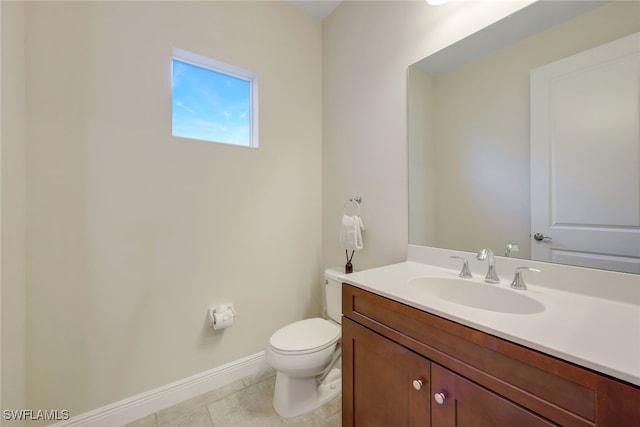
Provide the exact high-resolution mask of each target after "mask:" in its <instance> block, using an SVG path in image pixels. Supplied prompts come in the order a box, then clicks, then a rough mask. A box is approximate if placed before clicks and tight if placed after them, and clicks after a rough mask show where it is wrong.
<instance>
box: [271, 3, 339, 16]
mask: <svg viewBox="0 0 640 427" xmlns="http://www.w3.org/2000/svg"><path fill="white" fill-rule="evenodd" d="M284 1H285V2H287V3H289V4H290V5H291V6H293V7H295V8H298V9H300V10H302V11H303V12H304V13H306V14H307V15H309V16H311V17H312V18H315V19H317V20H318V21H322V20H323V19H324V18H326V17H327V16H329V14H331V12H333V10H334V9H335V8H336V7H338V5H339V4H340V3H341V1H342V0H284Z"/></svg>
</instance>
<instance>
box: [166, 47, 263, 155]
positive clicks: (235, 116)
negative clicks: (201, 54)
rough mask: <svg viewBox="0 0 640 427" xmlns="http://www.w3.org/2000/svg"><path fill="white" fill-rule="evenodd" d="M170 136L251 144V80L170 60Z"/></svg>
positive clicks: (248, 145) (244, 144)
mask: <svg viewBox="0 0 640 427" xmlns="http://www.w3.org/2000/svg"><path fill="white" fill-rule="evenodd" d="M172 95H173V97H172V98H173V103H172V110H173V120H172V123H173V135H174V136H180V137H184V138H192V139H201V140H205V141H214V142H224V143H229V144H236V145H243V146H247V147H250V146H251V82H250V81H248V80H245V79H241V78H238V77H234V76H230V75H228V74H223V73H220V72H217V71H213V70H209V69H206V68H202V67H198V66H195V65H192V64H188V63H186V62H182V61H179V60H176V59H174V60H173V77H172Z"/></svg>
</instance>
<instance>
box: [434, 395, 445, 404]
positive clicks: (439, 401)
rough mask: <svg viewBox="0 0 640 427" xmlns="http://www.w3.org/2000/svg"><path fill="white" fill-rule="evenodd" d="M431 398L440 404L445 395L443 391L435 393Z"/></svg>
mask: <svg viewBox="0 0 640 427" xmlns="http://www.w3.org/2000/svg"><path fill="white" fill-rule="evenodd" d="M433 398H434V399H435V400H436V402H437V403H438V405H442V404H443V403H444V401H445V400H446V398H447V396H445V394H444V393H436V394H434V395H433Z"/></svg>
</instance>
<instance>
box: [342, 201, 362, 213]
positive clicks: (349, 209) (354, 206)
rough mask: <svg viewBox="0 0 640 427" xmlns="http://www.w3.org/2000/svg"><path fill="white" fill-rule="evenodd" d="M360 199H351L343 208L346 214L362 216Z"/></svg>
mask: <svg viewBox="0 0 640 427" xmlns="http://www.w3.org/2000/svg"><path fill="white" fill-rule="evenodd" d="M358 199H360V200H362V199H361V198H360V197H353V198H351V199H349V200H348V201H347V202H346V203H345V204H344V206H343V210H344V214H345V215H348V216H355V215H360V202H359V200H358Z"/></svg>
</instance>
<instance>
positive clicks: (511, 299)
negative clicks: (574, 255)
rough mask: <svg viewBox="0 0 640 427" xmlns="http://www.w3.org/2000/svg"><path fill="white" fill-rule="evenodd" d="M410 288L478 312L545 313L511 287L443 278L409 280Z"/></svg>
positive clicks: (537, 303) (536, 302)
mask: <svg viewBox="0 0 640 427" xmlns="http://www.w3.org/2000/svg"><path fill="white" fill-rule="evenodd" d="M409 285H410V286H415V287H419V288H418V289H421V290H424V291H425V292H428V294H429V295H432V296H434V297H437V298H440V299H442V300H445V301H449V302H452V303H455V304H460V305H465V306H467V307H473V308H477V309H480V310H488V311H496V312H500V313H510V314H534V313H540V312H542V311H544V305H542V304H541V303H540V302H538V301H536V300H534V299H533V298H530V297H528V296H526V295H525V294H523V293H521V292H518V291H515V290H513V289H510V288H508V287H507V288H499V287H497V286H490V285H486V284H484V283H480V282H477V281H472V280H465V279H460V278H446V277H420V278H417V279H412V280H411V281H410V282H409Z"/></svg>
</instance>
